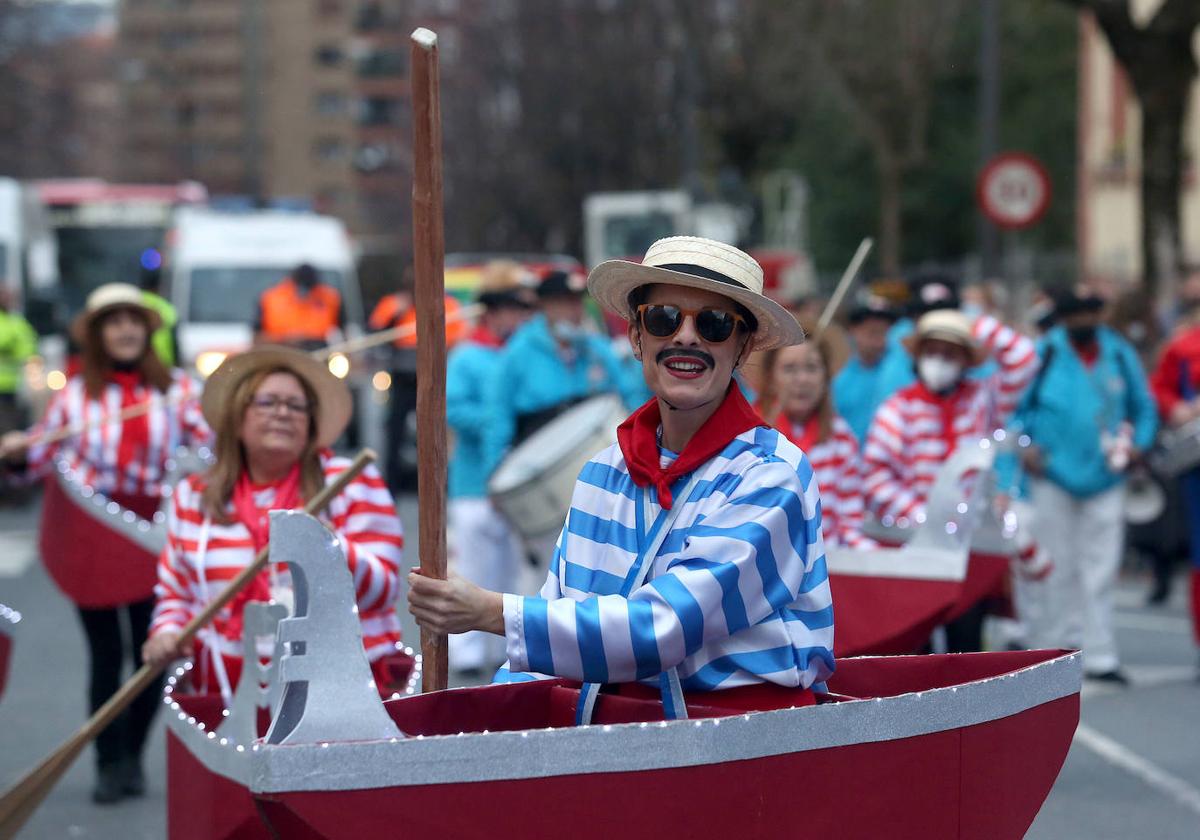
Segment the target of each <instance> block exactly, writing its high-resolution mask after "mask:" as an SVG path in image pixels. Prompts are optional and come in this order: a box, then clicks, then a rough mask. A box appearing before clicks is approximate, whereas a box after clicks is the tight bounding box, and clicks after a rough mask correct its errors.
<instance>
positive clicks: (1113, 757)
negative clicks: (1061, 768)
mask: <svg viewBox="0 0 1200 840" xmlns="http://www.w3.org/2000/svg"><path fill="white" fill-rule="evenodd" d="M1075 740H1076V741H1078V742H1079V743H1081V744H1083V745H1084V746H1085V747H1087V748H1088V749H1089V750H1091V751H1092V752H1094V753H1095V754H1096V755H1098V756H1099V757H1100V758H1102V759H1104V760H1105V761H1107V762H1108V763H1109V764H1111V765H1113V766H1114V767H1117V768H1120V769H1121V770H1124V771H1125V772H1127V773H1129V774H1130V775H1132V776H1135V777H1137V778H1138V779H1140V780H1141V781H1142V782H1144V783H1145V784H1147V785H1149V786H1150V787H1152V788H1154V790H1156V791H1157V792H1159V793H1161V794H1163V795H1164V796H1166V797H1167V798H1169V799H1171V800H1173V801H1175V802H1176V803H1178V804H1179V805H1181V806H1182V807H1184V808H1186V809H1187V810H1189V811H1191V812H1192V813H1194V814H1197V815H1200V790H1197V789H1196V788H1194V787H1192V785H1190V784H1189V783H1188V782H1186V781H1184V780H1183V779H1181V778H1179V777H1178V776H1175V775H1173V774H1171V773H1168V772H1167V771H1166V770H1163V769H1162V768H1161V767H1159V766H1158V765H1157V764H1153V763H1152V762H1150V761H1147V760H1146V759H1144V758H1142V757H1141V756H1140V755H1138V754H1137V753H1135V752H1133V751H1132V750H1130V749H1128V748H1127V747H1124V746H1122V745H1121V744H1119V743H1117V742H1116V741H1114V740H1113V739H1112V738H1109V737H1108V736H1107V735H1103V734H1101V733H1100V732H1097V731H1096V730H1095V729H1092V728H1091V727H1090V726H1088V725H1087V724H1084V723H1081V724H1079V728H1078V729H1076V730H1075Z"/></svg>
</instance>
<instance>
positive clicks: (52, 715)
mask: <svg viewBox="0 0 1200 840" xmlns="http://www.w3.org/2000/svg"><path fill="white" fill-rule="evenodd" d="M400 512H401V517H402V518H403V520H404V522H405V526H406V528H407V532H408V542H409V545H410V546H415V545H416V539H415V528H416V516H415V504H414V502H413V500H412V499H403V500H401V504H400ZM36 527H37V518H36V512H35V509H34V508H27V509H11V508H6V509H0V602H3V603H7V604H9V605H10V606H13V607H15V608H17V609H19V610H21V612H22V613H23V615H24V618H23V620H22V621H21V623H20V625H18V632H17V637H16V647H15V652H14V659H13V662H12V672H11V674H10V680H9V687H8V690H7V693H6V694H5V696H4V698H3V699H2V700H0V785H3V786H7V785H8V784H9V783H11V782H12V781H13V780H14V779H15V778H16V777H17V776H18V775H19V774H20V773H21V772H23V771H24V770H26V769H28V768H30V767H31V766H33V765H34V764H35V763H36V762H37V761H39V760H40V759H42V758H43V757H45V756H46V755H47V754H49V753H50V752H51V751H52V750H53V749H54V748H55V747H56V746H58V745H59V744H60V743H62V741H63V740H64V739H66V738H67V737H68V736H69V735H70V734H71V733H72V732H73V731H74V729H75V728H76V727H77V726H78V725H79V724H80V723H81V722H82V721H83V719H84V711H85V700H84V684H85V680H86V672H85V668H86V660H85V651H84V640H83V634H82V631H81V630H80V627H79V624H78V621H77V620H76V618H75V615H74V611H73V609H72V608H71V606H70V605H69V604H68V603H67V601H66V600H65V599H64V598H63V597H62V596H61V595H60V594H59V593H58V591H57V590H56V589H55V588H54V586H53V584H52V583H51V581H50V580H49V578H47V576H46V574H45V572H44V571H43V570H42V568H41V565H40V563H38V562H36V557H35V552H36V546H35V539H34V536H35V529H36ZM1145 589H1146V584H1145V581H1144V580H1143V579H1142V578H1141V577H1140V576H1139V575H1137V574H1136V573H1130V574H1128V575H1127V576H1126V577H1125V578H1124V579H1123V581H1122V585H1121V589H1120V592H1119V597H1120V611H1119V627H1118V629H1119V640H1120V645H1121V649H1122V653H1123V656H1124V660H1125V664H1126V666H1127V668H1128V670H1129V672H1130V674H1131V675H1132V676H1133V678H1134V685H1133V687H1132V688H1129V689H1124V690H1122V689H1112V688H1107V687H1104V688H1100V687H1095V686H1088V687H1086V688H1085V691H1084V699H1083V714H1082V726H1081V727H1080V730H1079V732H1078V733H1077V735H1076V738H1075V742H1074V745H1073V747H1072V749H1071V752H1070V755H1069V756H1068V758H1067V762H1066V765H1065V766H1064V768H1063V771H1062V774H1061V776H1060V777H1059V779H1058V782H1057V783H1056V785H1055V787H1054V790H1053V791H1052V792H1051V794H1050V797H1049V799H1048V800H1047V801H1046V804H1045V806H1044V807H1043V808H1042V811H1041V813H1040V814H1039V816H1038V818H1037V821H1036V822H1035V823H1034V825H1033V828H1032V829H1031V831H1030V832H1029V834H1028V837H1030V838H1035V840H1075V838H1079V840H1129V838H1139V840H1143V839H1144V840H1194V838H1196V837H1200V682H1197V680H1196V676H1197V671H1196V667H1197V653H1196V650H1195V648H1194V647H1193V645H1192V641H1191V635H1190V627H1189V624H1188V619H1187V614H1186V609H1185V605H1184V599H1183V595H1184V592H1183V580H1182V578H1181V579H1180V580H1179V582H1178V584H1177V586H1176V587H1175V591H1174V594H1173V597H1172V599H1171V602H1170V603H1169V604H1168V605H1167V606H1165V607H1160V608H1153V609H1150V608H1147V607H1145V606H1144V604H1143V600H1144V593H1145ZM403 619H404V623H405V632H406V634H407V636H406V638H408V639H410V640H415V639H416V635H415V630H414V628H413V626H412V622H411V620H410V619H409V617H408V615H407V614H406V613H405V614H403ZM147 771H148V776H149V779H150V786H149V787H150V789H149V792H148V794H147V796H146V797H145V798H143V799H139V800H126V801H124V802H121V803H120V804H118V805H115V806H108V807H104V808H101V807H98V806H95V805H93V804H92V802H91V799H90V796H89V794H90V790H91V783H92V757H91V755H90V753H89V754H88V755H85V756H83V757H82V758H81V759H80V760H79V761H78V762H77V763H76V765H75V766H74V767H73V768H72V769H71V771H70V772H69V773H68V774H67V776H66V777H65V778H64V779H63V781H62V783H61V784H59V785H58V786H57V787H56V788H55V790H54V791H53V793H52V794H51V795H50V797H49V799H48V800H47V801H46V803H45V805H44V806H43V807H42V808H41V809H40V810H39V812H38V813H37V814H36V815H35V816H34V818H33V819H32V821H31V822H30V823H29V824H28V827H27V829H26V830H25V831H24V832H23V833H22V835H21V836H22V837H28V838H46V840H59V838H76V837H80V838H121V839H122V840H124V838H131V839H132V838H162V837H165V836H166V799H165V756H164V741H163V732H162V725H161V723H159V724H157V725H156V728H155V735H154V737H153V739H152V741H151V743H150V746H149V756H148V762H147Z"/></svg>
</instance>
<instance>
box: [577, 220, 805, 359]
mask: <svg viewBox="0 0 1200 840" xmlns="http://www.w3.org/2000/svg"><path fill="white" fill-rule="evenodd" d="M650 283H662V284H665V285H670V286H684V287H686V288H689V289H704V290H705V291H710V292H716V293H717V294H719V295H724V296H725V297H727V298H729V299H731V300H735V301H737V302H738V303H740V304H741V305H742V306H744V307H746V308H747V309H748V310H750V312H751V313H753V315H754V317H755V319H756V320H757V321H758V329H757V330H755V332H754V336H753V342H754V343H753V348H754V349H755V350H770V349H771V348H773V347H783V346H785V345H788V344H799V343H800V342H802V341H804V330H803V329H801V328H800V324H799V323H797V321H796V319H795V317H794V316H793V315H792V314H791V313H790V312H788V311H787V310H786V309H784V308H783V307H782V306H780V305H779V304H778V303H776V302H775V301H773V300H771V299H770V298H769V297H767V296H766V295H764V294H763V270H762V266H761V265H759V264H758V262H757V261H756V260H755V259H754V258H753V257H751V256H750V255H749V254H747V253H746V252H745V251H740V250H738V249H737V248H734V247H733V246H732V245H726V244H725V243H724V242H717V241H715V240H712V239H703V238H701V237H699V236H671V237H668V238H666V239H660V240H658V241H657V242H655V243H654V244H653V245H651V246H650V250H648V251H646V256H645V258H644V259H643V260H642V261H641V262H640V263H635V262H629V261H628V260H609V261H607V262H602V263H600V265H598V266H596V267H595V268H593V269H592V273H591V274H589V275H588V291H590V292H591V293H592V297H594V298H595V299H596V300H597V301H599V302H600V305H601V306H603V307H604V308H606V309H608V310H609V311H611V312H614V313H616V314H617V315H620V316H621V317H622V318H624V319H625V320H627V321H633V320H634V317H635V313H634V312H632V311H631V310H630V308H629V293H630V292H632V291H633V290H634V289H636V288H637V287H639V286H645V285H647V284H650Z"/></svg>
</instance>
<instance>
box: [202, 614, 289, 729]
mask: <svg viewBox="0 0 1200 840" xmlns="http://www.w3.org/2000/svg"><path fill="white" fill-rule="evenodd" d="M287 614H288V612H287V607H285V606H284V605H283V604H277V603H275V602H270V603H265V602H263V601H250V602H249V603H247V604H246V607H245V610H244V611H243V613H242V675H241V677H240V678H239V679H238V684H237V689H236V690H235V691H234V693H233V702H232V703H230V705H229V710H228V713H227V714H226V716H225V719H224V720H223V721H222V722H221V725H220V726H219V727H218V729H217V731H218V732H219V733H220V734H221V735H222V736H225V737H228V738H230V739H232V740H233V742H234V743H237V744H251V743H253V742H254V741H255V740H256V739H257V738H258V712H259V709H269V710H270V711H271V712H272V713H273V712H274V711H275V707H276V706H277V705H278V704H279V698H280V695H281V693H282V686H281V685H280V682H279V661H280V657H281V654H282V652H283V643H282V642H280V641H279V637H278V629H279V622H281V621H282V620H283V619H285V618H287ZM263 638H270V639H271V640H272V645H273V649H272V650H271V651H269V654H270V658H269V659H268V660H267V661H266V663H265V664H264V663H263V662H262V651H261V650H260V649H259V640H260V639H263Z"/></svg>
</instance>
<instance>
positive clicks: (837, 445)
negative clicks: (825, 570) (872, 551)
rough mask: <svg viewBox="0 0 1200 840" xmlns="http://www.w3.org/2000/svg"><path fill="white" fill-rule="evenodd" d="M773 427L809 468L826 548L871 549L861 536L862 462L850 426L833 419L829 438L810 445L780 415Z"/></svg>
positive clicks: (798, 429) (791, 424)
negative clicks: (818, 499) (800, 452)
mask: <svg viewBox="0 0 1200 840" xmlns="http://www.w3.org/2000/svg"><path fill="white" fill-rule="evenodd" d="M775 425H776V428H778V429H779V431H781V432H783V433H784V434H785V435H787V437H788V439H789V440H791V441H792V443H794V444H796V445H797V446H799V447H801V448H802V449H803V450H804V454H805V455H807V456H808V460H809V463H810V464H812V468H813V475H814V476H815V477H816V480H817V488H818V489H819V490H820V492H821V536H822V538H824V541H825V546H826V548H828V547H830V546H859V547H866V546H869V545H874V541H873V540H870V539H869V538H867V537H864V536H863V533H862V527H863V493H862V479H863V474H862V459H861V457H860V455H859V451H858V439H857V438H855V437H854V432H853V431H852V430H851V429H850V425H849V424H848V423H847V422H846V421H845V420H843V419H842V418H841V417H839V416H837V415H834V417H833V422H832V424H831V427H830V430H829V431H830V434H829V437H828V438H826V439H825V440H823V441H819V442H817V443H814V444H806V443H802V442H801V438H802V437H803V429H800V428H797V427H796V426H795V425H794V424H793V423H791V422H790V421H788V420H787V418H786V417H784V416H782V415H781V416H780V417H779V419H778V420H776V423H775Z"/></svg>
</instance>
